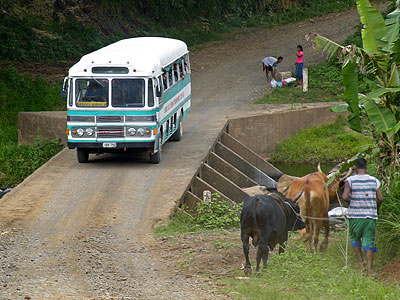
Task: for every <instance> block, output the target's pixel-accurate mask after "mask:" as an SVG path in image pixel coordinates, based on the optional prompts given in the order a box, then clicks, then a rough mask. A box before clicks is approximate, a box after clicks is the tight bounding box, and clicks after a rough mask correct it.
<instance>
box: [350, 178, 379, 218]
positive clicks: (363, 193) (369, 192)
mask: <svg viewBox="0 0 400 300" xmlns="http://www.w3.org/2000/svg"><path fill="white" fill-rule="evenodd" d="M347 182H348V183H349V185H350V206H349V212H348V214H347V217H348V218H350V219H351V218H353V219H364V218H369V219H375V220H377V219H378V212H377V205H376V190H377V189H379V187H380V183H379V180H378V179H376V178H375V177H373V176H370V175H367V174H365V175H354V176H350V177H349V178H347Z"/></svg>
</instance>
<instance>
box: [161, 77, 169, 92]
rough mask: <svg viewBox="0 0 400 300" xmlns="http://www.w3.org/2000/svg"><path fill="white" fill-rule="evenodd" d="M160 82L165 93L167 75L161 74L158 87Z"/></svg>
mask: <svg viewBox="0 0 400 300" xmlns="http://www.w3.org/2000/svg"><path fill="white" fill-rule="evenodd" d="M161 82H162V87H163V90H164V91H165V90H166V89H167V88H168V78H167V73H163V74H162V81H160V86H161Z"/></svg>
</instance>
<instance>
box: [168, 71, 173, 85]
mask: <svg viewBox="0 0 400 300" xmlns="http://www.w3.org/2000/svg"><path fill="white" fill-rule="evenodd" d="M172 72H173V71H172V68H171V70H169V71H168V87H171V86H173V85H174V79H173V77H174V76H173V74H172Z"/></svg>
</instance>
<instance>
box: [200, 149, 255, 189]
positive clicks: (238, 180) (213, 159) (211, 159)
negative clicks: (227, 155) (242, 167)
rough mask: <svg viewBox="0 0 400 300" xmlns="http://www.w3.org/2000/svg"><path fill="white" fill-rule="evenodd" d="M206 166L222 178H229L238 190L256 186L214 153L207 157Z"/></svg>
mask: <svg viewBox="0 0 400 300" xmlns="http://www.w3.org/2000/svg"><path fill="white" fill-rule="evenodd" d="M206 162H207V164H208V165H209V166H211V167H212V168H214V169H215V170H216V171H218V172H219V173H220V174H222V175H223V176H225V177H227V178H229V179H230V180H231V181H232V182H234V183H235V184H236V185H237V186H239V187H240V188H246V187H251V186H255V185H257V182H255V181H254V180H252V179H251V178H249V177H248V176H246V174H244V173H242V172H240V171H239V170H238V169H237V168H235V167H234V166H233V165H231V164H230V163H228V162H227V161H226V160H224V159H222V158H221V157H220V156H218V155H217V154H216V153H215V152H211V153H210V154H209V155H208V159H207V161H206Z"/></svg>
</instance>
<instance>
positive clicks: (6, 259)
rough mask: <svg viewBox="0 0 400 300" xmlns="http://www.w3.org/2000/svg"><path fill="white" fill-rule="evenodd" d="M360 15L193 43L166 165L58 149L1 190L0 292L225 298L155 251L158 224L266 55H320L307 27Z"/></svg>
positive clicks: (330, 26)
mask: <svg viewBox="0 0 400 300" xmlns="http://www.w3.org/2000/svg"><path fill="white" fill-rule="evenodd" d="M357 20H358V17H357V12H356V11H355V10H351V11H347V12H342V13H334V14H330V15H328V16H325V17H321V18H315V19H313V20H311V21H309V20H308V21H305V22H301V23H297V24H291V25H287V26H281V27H276V28H272V29H251V30H244V31H242V32H237V33H236V34H234V35H232V36H230V37H229V38H228V39H227V40H225V41H223V42H216V43H212V44H210V45H207V46H206V47H204V48H203V49H202V50H199V51H195V52H194V53H192V55H191V61H192V67H193V82H192V93H193V101H192V113H191V115H190V117H189V119H188V121H187V122H186V123H185V126H184V137H183V140H182V141H181V142H179V143H176V142H170V143H167V145H166V146H165V147H164V149H163V151H164V152H163V161H162V163H161V164H160V165H150V164H148V163H147V162H146V159H147V157H124V156H106V155H104V156H99V157H98V158H95V159H92V162H91V163H89V164H81V165H80V164H78V163H77V162H76V158H75V152H74V151H72V150H64V151H62V152H61V153H60V154H59V155H57V156H56V157H55V158H53V159H52V160H51V161H50V162H49V163H48V164H47V165H46V166H45V167H43V168H41V169H40V170H39V171H37V172H36V173H35V174H34V175H33V176H31V177H30V178H28V179H27V180H26V181H25V182H24V183H22V184H21V185H20V186H19V187H18V188H16V189H15V190H13V191H12V192H11V193H9V194H8V195H7V196H5V197H4V198H3V199H1V200H0V207H1V209H0V234H1V236H0V299H12V300H14V299H23V298H24V297H25V296H29V297H31V299H53V300H54V299H126V300H127V299H219V298H221V299H223V298H225V297H226V296H224V295H219V294H218V293H217V292H216V287H215V286H214V285H213V284H212V283H210V282H208V281H207V280H206V279H204V278H190V276H187V275H185V273H184V272H182V270H180V269H178V268H174V267H171V265H170V264H168V262H167V261H166V258H165V257H164V258H163V257H161V256H158V255H157V253H159V252H158V251H155V248H157V245H158V241H154V240H153V238H152V237H151V229H152V226H153V225H154V224H155V223H157V222H158V221H160V220H161V221H165V220H166V219H167V217H168V215H169V213H170V211H171V209H172V208H173V207H174V205H175V201H176V200H177V199H178V198H179V197H180V196H181V194H182V192H183V191H184V189H185V188H186V186H187V184H188V182H189V180H190V178H191V177H192V175H193V174H194V171H195V170H196V168H197V167H198V165H199V162H200V161H201V159H203V158H204V156H205V155H206V153H207V151H208V149H209V148H210V146H211V144H212V143H213V141H214V139H215V137H216V136H217V134H218V132H219V131H220V129H221V127H222V126H223V124H224V123H225V122H226V119H227V116H228V115H230V114H237V113H238V112H242V111H245V110H248V109H254V108H253V107H254V106H252V105H249V104H250V103H251V102H252V101H253V100H254V99H255V98H256V97H257V96H259V95H261V94H263V93H265V92H266V91H267V82H266V80H265V77H264V75H263V73H262V69H261V59H262V58H263V57H265V56H269V55H282V56H283V57H284V58H285V60H284V61H283V63H282V64H281V66H280V69H281V70H291V69H292V68H294V66H293V64H294V61H295V53H296V46H297V44H303V45H304V50H305V63H306V64H309V63H313V62H316V61H318V60H321V58H320V57H319V56H318V55H317V54H316V53H315V52H313V51H312V50H311V47H310V45H309V44H307V43H306V42H305V41H304V35H305V34H306V33H308V32H312V31H314V32H319V33H321V34H323V35H326V36H328V37H330V38H332V39H334V40H337V41H342V40H343V39H344V38H345V37H346V36H347V35H348V34H350V33H351V32H353V27H354V25H356V24H357ZM272 108H273V109H277V107H271V109H272ZM280 108H281V109H284V106H280ZM267 109H268V108H267ZM177 247H179V245H177Z"/></svg>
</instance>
